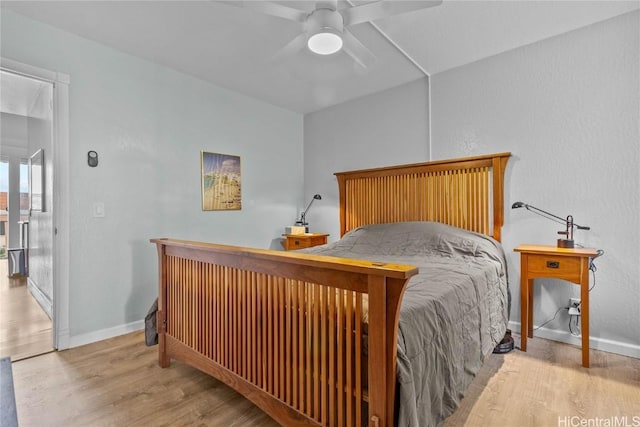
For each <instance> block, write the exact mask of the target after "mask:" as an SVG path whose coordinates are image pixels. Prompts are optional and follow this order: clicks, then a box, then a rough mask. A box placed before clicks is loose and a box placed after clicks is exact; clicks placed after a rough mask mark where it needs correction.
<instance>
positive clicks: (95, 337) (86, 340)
mask: <svg viewBox="0 0 640 427" xmlns="http://www.w3.org/2000/svg"><path fill="white" fill-rule="evenodd" d="M142 329H144V320H136V321H135V322H131V323H125V324H124V325H118V326H114V327H112V328H107V329H101V330H99V331H93V332H87V333H86V334H80V335H74V336H70V337H69V338H68V341H67V342H68V344H69V345H68V348H73V347H79V346H81V345H85V344H91V343H94V342H97V341H102V340H106V339H109V338H113V337H117V336H120V335H125V334H128V333H131V332H135V331H139V330H142ZM141 343H144V338H142V340H141Z"/></svg>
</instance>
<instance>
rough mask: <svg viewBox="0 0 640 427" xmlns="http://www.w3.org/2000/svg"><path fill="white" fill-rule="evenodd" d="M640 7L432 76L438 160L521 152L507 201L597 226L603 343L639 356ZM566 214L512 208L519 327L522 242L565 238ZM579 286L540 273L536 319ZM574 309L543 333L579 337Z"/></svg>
mask: <svg viewBox="0 0 640 427" xmlns="http://www.w3.org/2000/svg"><path fill="white" fill-rule="evenodd" d="M639 22H640V14H639V12H634V13H630V14H626V15H622V16H620V17H617V18H614V19H611V20H609V21H605V22H602V23H598V24H595V25H592V26H589V27H585V28H582V29H579V30H576V31H573V32H571V33H568V34H565V35H562V36H558V37H555V38H552V39H549V40H545V41H542V42H539V43H535V44H533V45H530V46H526V47H522V48H519V49H516V50H513V51H510V52H507V53H504V54H501V55H498V56H495V57H492V58H488V59H485V60H482V61H479V62H476V63H473V64H470V65H467V66H464V67H460V68H457V69H453V70H450V71H447V72H443V73H440V74H437V75H434V76H432V85H431V90H432V120H433V122H432V138H433V139H432V148H433V157H434V159H440V158H448V157H460V156H466V155H472V154H483V153H491V152H501V151H511V152H512V153H513V157H512V158H511V160H510V161H509V166H508V169H507V177H506V203H507V204H508V205H509V206H510V205H511V203H513V202H515V201H518V200H522V201H525V202H527V203H530V204H532V205H534V206H537V207H539V208H542V209H544V210H548V211H550V212H553V213H556V214H558V215H560V216H565V215H567V214H573V215H574V218H575V221H576V222H577V223H579V224H583V225H588V226H591V231H580V232H577V233H576V240H577V242H578V243H580V244H582V245H584V246H588V247H595V248H599V249H604V250H605V251H606V253H605V255H604V256H603V257H602V258H599V259H598V260H597V262H596V265H597V267H598V272H597V283H596V286H595V288H594V289H593V291H592V292H591V294H590V304H591V337H592V346H593V347H596V348H602V349H606V350H610V351H616V352H620V353H623V354H631V355H635V356H636V357H640V328H639V327H638V325H640V304H638V302H639V301H640V262H639V260H640V246H639V245H638V242H640V219H639V218H640V215H639V214H638V212H640V172H639V171H640V168H639V166H638V165H639V164H640V144H639V143H638V141H640V134H639V117H640V107H639V103H640V86H639V80H640V79H639V76H640V69H639V65H638V64H639V63H640V57H639V54H640V42H639V39H640V25H639ZM561 228H562V226H561V225H558V224H554V223H553V222H550V221H548V220H545V219H543V218H540V217H537V216H535V215H533V214H531V213H529V212H526V211H524V210H513V211H512V210H511V209H507V212H506V218H505V228H504V230H503V236H504V240H503V243H504V245H505V249H506V251H507V252H508V254H509V262H510V266H511V268H510V270H511V271H510V273H511V274H510V278H511V289H512V292H513V297H514V304H513V308H512V311H511V320H512V322H513V323H514V325H513V326H514V328H516V329H517V328H518V327H519V319H520V317H519V316H520V311H519V297H520V295H519V268H520V266H519V257H518V256H517V255H516V254H515V253H513V252H512V250H513V248H514V247H515V246H517V245H518V244H520V243H538V244H552V245H553V244H555V240H556V238H557V237H558V236H557V234H556V231H557V230H560V229H561ZM570 296H579V288H578V287H577V286H572V285H570V284H568V283H566V282H560V281H553V280H544V281H537V285H536V290H535V305H534V310H535V313H534V324H535V325H539V324H541V323H542V322H543V321H545V320H548V319H551V318H552V317H553V315H554V313H555V311H556V310H557V309H558V308H559V307H561V306H566V305H567V303H568V298H569V297H570ZM567 321H568V319H567V314H566V311H564V312H561V313H560V314H559V315H558V318H557V320H556V321H554V322H551V323H549V324H548V325H547V326H546V328H547V329H546V330H541V331H538V332H536V334H537V335H539V336H546V337H550V338H554V339H560V340H563V341H570V342H574V343H578V341H577V340H576V339H575V338H574V337H571V336H570V335H568V333H567Z"/></svg>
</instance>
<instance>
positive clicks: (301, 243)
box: [287, 238, 312, 249]
mask: <svg viewBox="0 0 640 427" xmlns="http://www.w3.org/2000/svg"><path fill="white" fill-rule="evenodd" d="M287 244H288V246H289V249H303V248H310V247H311V246H312V245H311V239H295V238H289V239H288V242H287Z"/></svg>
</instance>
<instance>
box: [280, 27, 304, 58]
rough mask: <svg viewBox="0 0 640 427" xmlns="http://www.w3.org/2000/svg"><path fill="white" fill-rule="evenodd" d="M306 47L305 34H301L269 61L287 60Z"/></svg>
mask: <svg viewBox="0 0 640 427" xmlns="http://www.w3.org/2000/svg"><path fill="white" fill-rule="evenodd" d="M306 45H307V33H301V34H300V35H298V36H297V37H296V38H294V39H293V40H291V41H290V42H289V43H287V44H286V45H285V47H283V48H282V49H280V50H279V51H278V53H276V54H275V55H273V57H272V58H271V61H273V62H282V61H284V60H286V59H287V58H289V57H291V56H293V55H295V54H296V53H298V52H300V51H301V50H302V49H303V48H304V47H305V46H306Z"/></svg>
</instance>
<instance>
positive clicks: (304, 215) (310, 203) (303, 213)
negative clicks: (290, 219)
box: [300, 198, 315, 221]
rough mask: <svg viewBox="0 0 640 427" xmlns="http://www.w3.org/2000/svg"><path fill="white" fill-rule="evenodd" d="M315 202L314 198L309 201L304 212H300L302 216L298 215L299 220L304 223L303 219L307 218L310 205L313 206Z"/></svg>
mask: <svg viewBox="0 0 640 427" xmlns="http://www.w3.org/2000/svg"><path fill="white" fill-rule="evenodd" d="M314 200H315V198H313V199H311V201H310V202H309V204H308V205H307V209H305V210H304V212H302V215H300V219H302V220H303V221H304V218H305V217H306V216H307V212H309V208H310V207H311V205H312V204H313V201H314Z"/></svg>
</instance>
